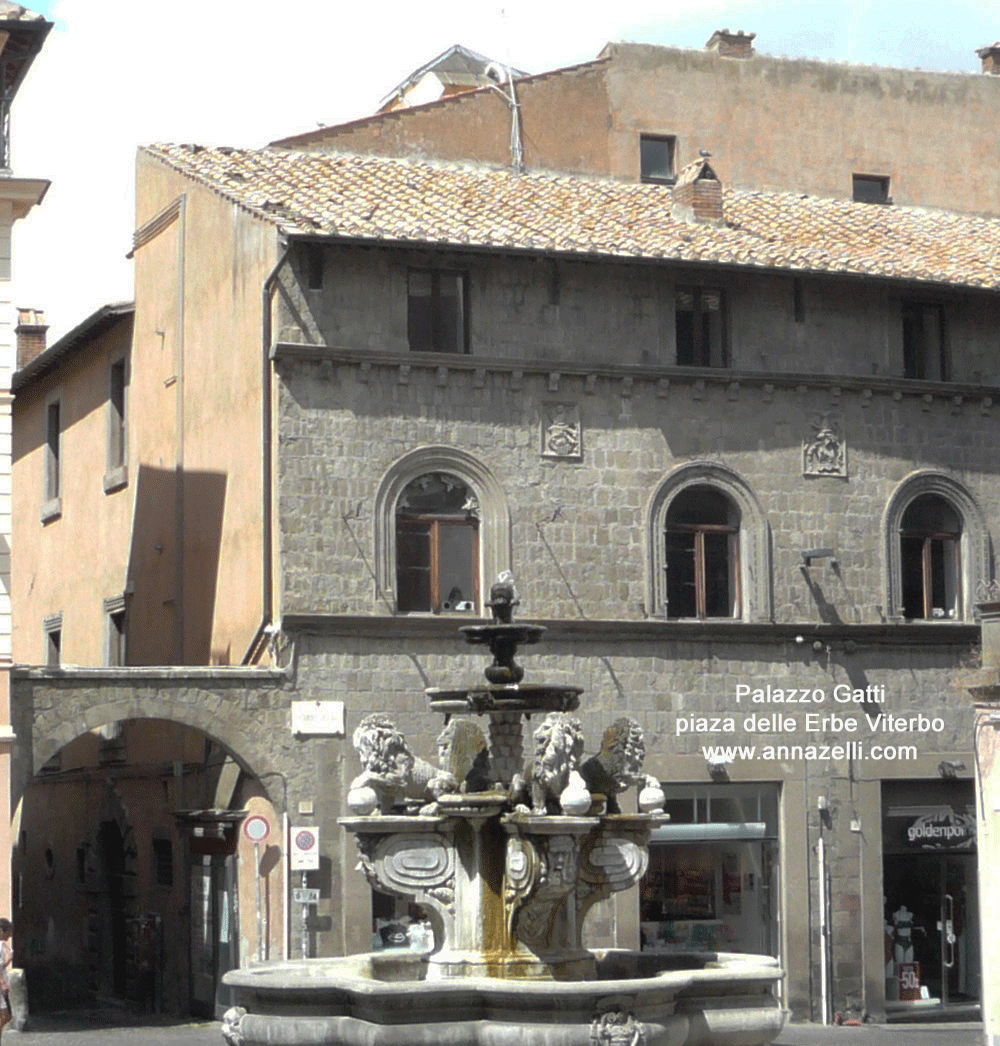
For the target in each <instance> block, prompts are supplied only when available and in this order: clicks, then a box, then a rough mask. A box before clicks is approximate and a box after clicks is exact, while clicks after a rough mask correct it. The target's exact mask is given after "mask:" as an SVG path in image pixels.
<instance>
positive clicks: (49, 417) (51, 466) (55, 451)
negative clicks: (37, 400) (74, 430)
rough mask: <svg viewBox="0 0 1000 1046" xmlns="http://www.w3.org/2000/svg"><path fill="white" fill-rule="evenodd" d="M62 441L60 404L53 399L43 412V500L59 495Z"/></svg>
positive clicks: (52, 498) (49, 499)
mask: <svg viewBox="0 0 1000 1046" xmlns="http://www.w3.org/2000/svg"><path fill="white" fill-rule="evenodd" d="M61 442H62V422H61V419H60V404H59V401H58V400H54V401H53V402H52V403H50V404H49V405H48V407H47V408H46V412H45V500H46V501H54V500H55V499H56V498H58V497H59V496H60V487H61V484H60V474H59V455H60V451H61V449H62V448H61Z"/></svg>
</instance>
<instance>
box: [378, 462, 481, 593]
mask: <svg viewBox="0 0 1000 1046" xmlns="http://www.w3.org/2000/svg"><path fill="white" fill-rule="evenodd" d="M478 606H479V503H478V501H477V500H476V496H475V494H474V493H473V492H472V491H471V490H470V489H469V488H468V486H466V484H465V483H463V482H462V480H460V479H459V478H458V477H457V476H452V475H450V474H449V473H447V472H430V473H425V474H424V475H422V476H418V477H417V478H416V479H414V480H411V481H410V482H409V483H408V484H407V485H406V487H405V489H404V490H403V492H402V494H400V496H399V500H398V501H397V502H396V609H397V610H400V611H402V612H403V613H408V612H412V611H425V612H426V611H433V612H434V613H440V612H441V611H459V612H461V611H465V612H470V613H471V612H474V611H475V610H476V608H477V607H478Z"/></svg>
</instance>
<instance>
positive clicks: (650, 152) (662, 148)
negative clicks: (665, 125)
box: [639, 134, 677, 185]
mask: <svg viewBox="0 0 1000 1046" xmlns="http://www.w3.org/2000/svg"><path fill="white" fill-rule="evenodd" d="M676 144H677V139H676V138H675V137H674V136H673V135H652V134H640V135H639V177H640V180H641V181H644V182H653V183H655V184H659V185H671V184H673V182H675V181H676V180H677V176H676V174H675V171H674V154H675V151H676Z"/></svg>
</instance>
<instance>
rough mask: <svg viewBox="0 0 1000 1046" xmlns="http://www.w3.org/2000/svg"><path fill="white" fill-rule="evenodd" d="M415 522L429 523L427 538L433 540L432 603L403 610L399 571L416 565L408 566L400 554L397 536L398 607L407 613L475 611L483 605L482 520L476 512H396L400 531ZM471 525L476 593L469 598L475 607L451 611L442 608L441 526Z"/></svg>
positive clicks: (426, 524)
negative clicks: (481, 589)
mask: <svg viewBox="0 0 1000 1046" xmlns="http://www.w3.org/2000/svg"><path fill="white" fill-rule="evenodd" d="M407 526H412V527H413V529H414V530H416V529H417V528H418V527H426V528H427V532H428V538H429V541H430V564H429V566H428V572H429V575H430V585H429V589H430V606H429V607H426V608H422V609H417V608H413V607H410V608H407V609H405V610H403V609H402V608H399V607H398V599H399V589H400V587H401V586H400V584H399V581H398V573H399V572H400V571H401V570H403V569H415V568H413V567H409V568H408V567H406V566H405V565H404V564H403V563H402V561H401V560H400V559H399V558H398V557H399V555H400V553H399V551H398V549H399V542H398V539H397V543H396V548H397V552H396V555H397V563H396V571H397V582H396V596H397V609H399V610H400V612H401V613H407V614H442V613H462V614H464V613H473V614H474V613H476V612H477V608H478V607H479V605H480V602H479V520H478V519H476V517H474V516H452V515H444V514H435V513H419V514H414V515H397V517H396V531H397V535H398V533H399V530H400V528H404V529H405V528H406V527H407ZM458 526H461V527H468V528H470V529H471V530H472V556H471V560H472V562H471V567H472V584H473V593H472V595H471V597H470V598H469V600H468V601H470V602H471V603H472V605H473V610H472V611H452V610H445V609H444V608H443V605H442V604H443V603H444V596H445V594H444V593H442V592H441V528H442V527H458Z"/></svg>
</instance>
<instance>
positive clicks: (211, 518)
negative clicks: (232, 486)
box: [126, 465, 227, 665]
mask: <svg viewBox="0 0 1000 1046" xmlns="http://www.w3.org/2000/svg"><path fill="white" fill-rule="evenodd" d="M226 483H227V477H226V474H225V473H224V472H179V471H176V470H174V469H158V468H153V467H151V466H148V465H140V466H139V470H138V475H137V476H136V492H135V513H134V516H133V520H132V543H131V548H130V549H129V559H128V573H127V577H128V586H129V592H130V598H129V604H128V645H127V652H126V661H127V663H128V664H130V665H168V664H182V665H207V664H209V663H210V658H211V649H212V627H213V623H214V619H215V601H216V589H217V585H218V576H219V556H220V549H221V545H222V521H223V516H224V513H225V505H226Z"/></svg>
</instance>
